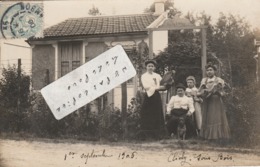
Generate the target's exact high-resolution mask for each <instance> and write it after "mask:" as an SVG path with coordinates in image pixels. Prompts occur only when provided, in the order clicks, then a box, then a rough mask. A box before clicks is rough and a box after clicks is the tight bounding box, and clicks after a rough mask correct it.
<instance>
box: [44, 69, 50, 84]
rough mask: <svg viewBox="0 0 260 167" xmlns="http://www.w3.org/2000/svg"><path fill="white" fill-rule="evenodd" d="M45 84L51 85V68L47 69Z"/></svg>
mask: <svg viewBox="0 0 260 167" xmlns="http://www.w3.org/2000/svg"><path fill="white" fill-rule="evenodd" d="M45 77H46V78H45V84H46V85H49V83H50V72H49V69H46V71H45Z"/></svg>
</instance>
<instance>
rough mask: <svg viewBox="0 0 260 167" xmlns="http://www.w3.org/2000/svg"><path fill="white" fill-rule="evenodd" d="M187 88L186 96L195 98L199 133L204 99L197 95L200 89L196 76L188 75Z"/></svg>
mask: <svg viewBox="0 0 260 167" xmlns="http://www.w3.org/2000/svg"><path fill="white" fill-rule="evenodd" d="M186 82H187V86H188V87H187V88H186V96H188V97H191V98H193V101H194V108H195V120H196V128H197V134H199V131H200V129H201V124H202V114H201V103H202V101H203V100H202V99H201V98H198V97H197V93H198V89H197V88H196V86H195V85H196V80H195V77H194V76H188V77H187V78H186Z"/></svg>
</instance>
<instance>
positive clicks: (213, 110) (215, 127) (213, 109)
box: [199, 63, 230, 139]
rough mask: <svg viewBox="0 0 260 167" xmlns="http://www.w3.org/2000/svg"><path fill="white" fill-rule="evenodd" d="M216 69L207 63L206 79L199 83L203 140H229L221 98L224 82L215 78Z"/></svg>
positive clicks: (228, 130)
mask: <svg viewBox="0 0 260 167" xmlns="http://www.w3.org/2000/svg"><path fill="white" fill-rule="evenodd" d="M216 71H217V68H216V67H215V66H214V65H213V64H211V63H209V64H208V65H207V66H206V73H207V77H206V78H203V79H202V81H201V86H200V88H199V92H200V93H199V94H200V95H201V96H202V97H203V103H202V127H201V133H200V135H201V137H203V138H204V139H229V138H230V129H229V125H228V121H227V116H226V112H225V111H224V105H223V100H222V96H223V95H224V91H223V87H224V80H222V79H221V78H219V77H216V75H215V73H216Z"/></svg>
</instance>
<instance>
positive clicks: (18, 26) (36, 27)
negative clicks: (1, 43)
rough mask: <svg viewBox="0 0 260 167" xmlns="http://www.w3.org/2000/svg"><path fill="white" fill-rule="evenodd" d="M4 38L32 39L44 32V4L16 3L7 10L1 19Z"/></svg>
mask: <svg viewBox="0 0 260 167" xmlns="http://www.w3.org/2000/svg"><path fill="white" fill-rule="evenodd" d="M0 26H1V27H0V28H1V34H2V37H3V38H30V37H33V36H36V35H39V34H40V33H41V31H43V4H42V3H24V2H19V3H16V4H14V5H12V6H10V7H8V8H7V9H6V11H5V12H4V13H3V15H2V18H1V25H0Z"/></svg>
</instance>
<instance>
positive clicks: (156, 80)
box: [140, 60, 165, 137]
mask: <svg viewBox="0 0 260 167" xmlns="http://www.w3.org/2000/svg"><path fill="white" fill-rule="evenodd" d="M145 66H146V73H144V74H143V75H142V76H141V82H142V85H143V88H144V89H145V92H146V93H145V97H144V101H143V104H142V108H141V113H140V117H141V118H140V119H141V131H143V132H145V134H146V135H147V134H152V135H159V134H158V133H163V132H164V130H165V125H164V116H163V108H162V100H161V95H160V93H159V91H160V90H165V86H160V81H161V79H162V78H161V76H160V75H159V74H157V73H155V72H154V70H155V66H156V62H155V61H154V60H148V61H146V62H145ZM155 137H156V136H155Z"/></svg>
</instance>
